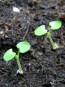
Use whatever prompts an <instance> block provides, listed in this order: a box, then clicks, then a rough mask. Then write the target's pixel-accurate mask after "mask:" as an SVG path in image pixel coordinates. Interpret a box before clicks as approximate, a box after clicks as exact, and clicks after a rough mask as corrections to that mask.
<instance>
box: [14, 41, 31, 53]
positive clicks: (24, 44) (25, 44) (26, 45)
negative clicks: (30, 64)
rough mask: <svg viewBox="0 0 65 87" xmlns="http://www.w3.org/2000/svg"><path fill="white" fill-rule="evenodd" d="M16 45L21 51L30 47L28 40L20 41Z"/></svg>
mask: <svg viewBox="0 0 65 87" xmlns="http://www.w3.org/2000/svg"><path fill="white" fill-rule="evenodd" d="M16 47H17V48H18V49H19V51H20V53H25V52H27V51H28V50H29V49H30V47H31V46H30V44H29V42H27V41H23V42H19V43H18V44H17V45H16Z"/></svg>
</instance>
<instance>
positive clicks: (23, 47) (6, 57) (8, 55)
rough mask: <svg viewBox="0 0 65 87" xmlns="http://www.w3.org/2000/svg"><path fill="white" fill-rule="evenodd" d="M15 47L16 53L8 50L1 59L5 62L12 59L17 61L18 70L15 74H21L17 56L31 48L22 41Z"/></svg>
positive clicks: (21, 70)
mask: <svg viewBox="0 0 65 87" xmlns="http://www.w3.org/2000/svg"><path fill="white" fill-rule="evenodd" d="M16 47H17V48H18V52H17V53H16V52H13V49H9V50H7V51H6V52H5V54H4V56H3V58H4V60H5V61H10V60H12V59H13V58H15V59H16V61H17V64H18V68H19V70H18V71H17V73H20V74H23V69H22V67H21V64H20V60H19V55H20V53H25V52H27V51H29V49H30V47H31V46H30V44H29V42H27V41H23V42H19V43H18V44H17V45H16Z"/></svg>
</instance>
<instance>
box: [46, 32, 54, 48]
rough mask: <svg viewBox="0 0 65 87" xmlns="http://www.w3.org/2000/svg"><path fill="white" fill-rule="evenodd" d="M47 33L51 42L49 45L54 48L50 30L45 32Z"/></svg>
mask: <svg viewBox="0 0 65 87" xmlns="http://www.w3.org/2000/svg"><path fill="white" fill-rule="evenodd" d="M47 35H48V38H49V40H50V43H51V45H52V48H53V49H54V48H55V45H54V42H53V40H52V37H51V33H50V31H48V32H47Z"/></svg>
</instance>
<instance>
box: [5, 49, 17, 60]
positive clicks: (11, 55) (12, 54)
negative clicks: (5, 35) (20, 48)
mask: <svg viewBox="0 0 65 87" xmlns="http://www.w3.org/2000/svg"><path fill="white" fill-rule="evenodd" d="M15 55H16V53H15V52H13V51H12V49H9V50H8V51H6V52H5V54H4V60H5V61H9V60H11V59H13V58H14V57H15Z"/></svg>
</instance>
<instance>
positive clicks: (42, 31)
mask: <svg viewBox="0 0 65 87" xmlns="http://www.w3.org/2000/svg"><path fill="white" fill-rule="evenodd" d="M34 33H35V35H37V36H41V35H44V34H46V33H47V30H46V29H45V25H41V26H39V27H38V28H36V29H35V31H34Z"/></svg>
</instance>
